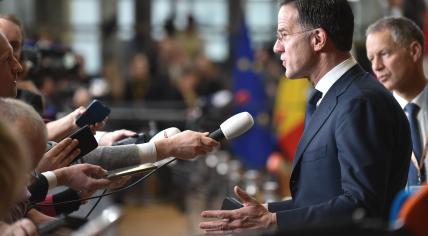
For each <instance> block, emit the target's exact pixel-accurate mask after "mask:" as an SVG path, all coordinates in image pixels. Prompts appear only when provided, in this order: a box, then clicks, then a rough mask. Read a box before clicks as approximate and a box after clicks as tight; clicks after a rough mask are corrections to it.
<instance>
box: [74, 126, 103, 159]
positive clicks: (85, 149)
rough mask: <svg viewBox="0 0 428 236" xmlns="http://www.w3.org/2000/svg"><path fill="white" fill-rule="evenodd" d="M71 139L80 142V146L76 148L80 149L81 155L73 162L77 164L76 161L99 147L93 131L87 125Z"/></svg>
mask: <svg viewBox="0 0 428 236" xmlns="http://www.w3.org/2000/svg"><path fill="white" fill-rule="evenodd" d="M69 138H72V139H77V140H79V144H78V145H77V147H76V148H79V149H80V154H79V155H78V156H77V157H76V158H74V160H73V161H72V162H75V161H76V160H78V159H80V158H82V157H83V156H84V155H86V154H88V153H89V152H91V151H92V150H94V149H95V148H97V147H98V143H97V140H96V139H95V137H94V135H93V134H92V131H91V129H90V128H89V126H87V125H85V126H84V127H82V128H80V129H78V130H77V131H76V132H74V133H72V134H71V135H70V136H69Z"/></svg>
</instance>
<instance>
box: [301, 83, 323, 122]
mask: <svg viewBox="0 0 428 236" xmlns="http://www.w3.org/2000/svg"><path fill="white" fill-rule="evenodd" d="M321 97H322V93H321V92H320V91H318V90H316V89H314V90H312V91H311V94H310V95H309V99H308V104H307V105H306V114H305V129H306V127H307V126H308V124H309V121H310V120H311V117H312V114H314V112H315V110H316V109H317V102H318V100H320V98H321Z"/></svg>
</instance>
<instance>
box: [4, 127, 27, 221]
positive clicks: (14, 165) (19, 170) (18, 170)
mask: <svg viewBox="0 0 428 236" xmlns="http://www.w3.org/2000/svg"><path fill="white" fill-rule="evenodd" d="M18 137H19V136H18V134H16V133H14V132H13V131H12V129H11V127H10V126H8V125H7V123H6V122H5V121H4V120H3V119H0V146H1V147H0V168H1V170H0V186H2V189H3V191H5V193H6V192H7V194H1V196H0V198H1V200H0V220H3V218H4V217H5V216H6V215H7V213H8V212H9V210H10V208H11V206H13V205H14V204H15V203H16V200H17V199H18V198H19V197H20V196H21V195H22V194H23V192H22V189H23V188H24V186H26V184H27V178H26V175H25V174H23V170H24V172H28V171H30V166H29V164H28V158H26V155H28V152H27V151H26V147H25V146H24V145H23V144H22V143H21V142H19V138H18ZM25 170H27V171H25Z"/></svg>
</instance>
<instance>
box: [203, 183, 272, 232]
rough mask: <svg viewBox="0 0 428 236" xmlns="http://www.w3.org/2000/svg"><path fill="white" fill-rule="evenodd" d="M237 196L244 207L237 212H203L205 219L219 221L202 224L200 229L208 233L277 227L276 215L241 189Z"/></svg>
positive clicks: (237, 191) (237, 188) (236, 191)
mask: <svg viewBox="0 0 428 236" xmlns="http://www.w3.org/2000/svg"><path fill="white" fill-rule="evenodd" d="M234 190H235V194H236V196H238V197H239V198H240V199H241V202H242V203H243V205H244V207H242V208H240V209H236V210H213V211H203V212H202V213H201V216H202V217H204V218H218V219H220V220H217V221H207V222H201V223H200V224H199V227H200V228H201V229H203V230H205V231H206V232H207V233H215V232H219V233H221V232H233V231H240V230H243V229H267V228H269V227H273V226H275V225H276V214H275V213H270V212H269V211H268V210H267V209H266V207H264V206H263V205H262V204H260V203H258V202H257V201H256V199H254V198H252V197H250V196H249V195H248V194H247V193H246V192H244V191H243V190H242V189H240V188H239V187H237V186H235V189H234Z"/></svg>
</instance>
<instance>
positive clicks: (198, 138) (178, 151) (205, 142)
mask: <svg viewBox="0 0 428 236" xmlns="http://www.w3.org/2000/svg"><path fill="white" fill-rule="evenodd" d="M155 145H156V152H157V155H158V159H159V160H160V159H163V158H166V157H171V156H173V157H176V158H178V159H183V160H188V159H192V158H195V157H197V156H198V155H205V154H207V153H208V152H211V151H212V150H213V148H214V147H216V146H218V145H219V142H217V141H216V140H214V139H212V138H210V137H208V132H207V133H199V132H194V131H191V130H186V131H183V132H181V133H178V134H176V135H174V136H172V137H170V138H165V139H160V140H157V141H155Z"/></svg>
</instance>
